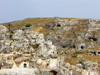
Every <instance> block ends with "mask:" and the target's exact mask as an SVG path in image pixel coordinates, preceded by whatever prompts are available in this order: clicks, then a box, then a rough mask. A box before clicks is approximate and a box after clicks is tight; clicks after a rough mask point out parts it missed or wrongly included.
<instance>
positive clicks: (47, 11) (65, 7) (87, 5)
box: [0, 0, 100, 23]
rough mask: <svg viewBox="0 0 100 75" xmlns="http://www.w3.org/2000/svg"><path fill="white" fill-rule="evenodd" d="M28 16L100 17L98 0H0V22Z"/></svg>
mask: <svg viewBox="0 0 100 75" xmlns="http://www.w3.org/2000/svg"><path fill="white" fill-rule="evenodd" d="M30 17H31V18H34V17H69V18H94V19H100V0H0V23H4V22H11V21H16V20H21V19H25V18H30Z"/></svg>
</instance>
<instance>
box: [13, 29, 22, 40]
mask: <svg viewBox="0 0 100 75" xmlns="http://www.w3.org/2000/svg"><path fill="white" fill-rule="evenodd" d="M23 35H24V32H23V31H22V30H16V31H14V34H13V36H12V38H13V39H18V40H19V39H23Z"/></svg>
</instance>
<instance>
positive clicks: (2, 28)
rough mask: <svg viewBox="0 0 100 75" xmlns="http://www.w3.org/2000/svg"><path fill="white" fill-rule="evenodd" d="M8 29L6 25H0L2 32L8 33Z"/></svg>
mask: <svg viewBox="0 0 100 75" xmlns="http://www.w3.org/2000/svg"><path fill="white" fill-rule="evenodd" d="M7 31H8V29H7V28H6V27H5V26H3V25H0V34H3V33H6V32H7Z"/></svg>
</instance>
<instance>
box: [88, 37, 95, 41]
mask: <svg viewBox="0 0 100 75" xmlns="http://www.w3.org/2000/svg"><path fill="white" fill-rule="evenodd" d="M89 40H93V41H97V38H95V37H89Z"/></svg>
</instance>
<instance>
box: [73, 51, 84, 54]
mask: <svg viewBox="0 0 100 75" xmlns="http://www.w3.org/2000/svg"><path fill="white" fill-rule="evenodd" d="M82 53H84V52H80V51H76V52H75V54H82Z"/></svg>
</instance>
